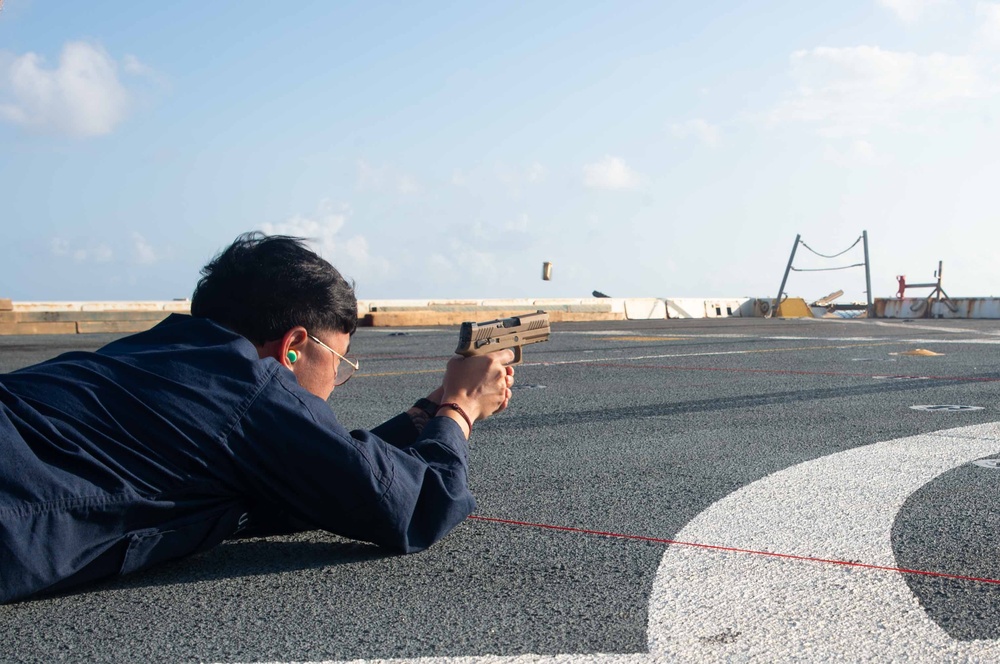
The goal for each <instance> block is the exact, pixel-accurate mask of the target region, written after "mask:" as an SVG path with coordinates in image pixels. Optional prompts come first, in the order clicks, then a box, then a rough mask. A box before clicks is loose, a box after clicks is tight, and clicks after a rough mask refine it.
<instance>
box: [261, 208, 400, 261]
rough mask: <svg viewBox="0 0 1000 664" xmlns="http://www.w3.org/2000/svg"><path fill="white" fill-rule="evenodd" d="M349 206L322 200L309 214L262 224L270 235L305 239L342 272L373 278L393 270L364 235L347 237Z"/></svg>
mask: <svg viewBox="0 0 1000 664" xmlns="http://www.w3.org/2000/svg"><path fill="white" fill-rule="evenodd" d="M350 215H351V210H350V208H349V207H348V206H347V205H343V204H342V205H334V204H333V203H332V202H330V201H328V200H323V201H321V202H320V204H319V207H318V208H317V210H316V213H315V214H313V215H310V216H304V215H298V214H297V215H294V216H292V217H289V218H288V219H286V220H284V221H282V222H279V223H276V224H272V223H265V224H261V227H260V228H261V230H262V231H264V233H266V234H268V235H291V236H294V237H301V238H303V239H305V241H306V243H307V244H308V245H309V246H310V247H311V248H312V250H313V251H315V252H316V253H318V254H319V255H320V256H322V257H323V258H325V259H326V260H328V261H330V262H331V263H332V264H333V265H334V266H336V267H337V268H338V269H339V270H340V271H341V272H343V273H345V274H349V275H352V276H354V277H358V278H374V277H377V276H382V275H385V274H388V273H391V272H392V268H391V266H390V265H389V263H388V261H386V260H385V259H382V258H378V257H373V256H372V255H371V253H370V251H369V249H368V240H367V239H366V238H365V237H364V236H363V235H353V236H349V237H348V236H345V235H344V234H343V233H342V231H343V230H344V227H345V225H346V224H347V221H348V219H349V218H350Z"/></svg>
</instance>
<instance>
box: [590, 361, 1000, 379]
mask: <svg viewBox="0 0 1000 664" xmlns="http://www.w3.org/2000/svg"><path fill="white" fill-rule="evenodd" d="M591 366H594V367H611V368H616V369H668V370H671V371H724V372H727V373H765V374H782V375H793V376H842V377H845V378H875V377H876V376H878V377H882V378H895V379H899V378H911V379H917V378H921V379H925V380H961V381H970V382H977V383H995V382H997V381H1000V378H991V377H989V376H983V377H977V376H902V375H890V374H866V373H847V372H840V371H795V370H793V369H736V368H729V367H681V366H672V365H665V364H623V363H612V362H594V363H593V364H592V365H591Z"/></svg>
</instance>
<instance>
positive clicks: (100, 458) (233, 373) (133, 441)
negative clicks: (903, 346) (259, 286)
mask: <svg viewBox="0 0 1000 664" xmlns="http://www.w3.org/2000/svg"><path fill="white" fill-rule="evenodd" d="M466 453H467V443H466V441H465V437H464V436H463V434H462V430H461V428H460V427H459V426H458V424H456V423H455V422H454V421H452V420H450V419H448V418H442V417H437V418H433V419H431V420H430V422H429V423H428V424H427V426H426V427H425V428H424V429H423V432H422V433H421V434H420V435H418V434H417V431H416V429H415V428H414V426H413V424H412V422H411V421H410V418H409V417H408V416H406V415H405V414H403V415H400V416H397V417H395V418H393V419H391V420H389V421H388V422H386V423H385V424H383V425H381V426H379V427H376V428H375V429H373V430H372V431H370V432H368V431H352V432H348V431H347V430H346V429H345V428H344V427H343V426H342V425H341V424H340V423H339V422H338V421H337V418H336V417H335V416H334V414H333V412H332V411H331V410H330V406H329V405H328V404H327V403H326V402H325V401H323V400H322V399H320V398H319V397H316V396H314V395H313V394H311V393H309V392H307V391H306V390H305V389H303V388H302V387H300V386H299V384H298V382H297V381H296V380H295V376H294V375H293V374H292V372H291V371H289V370H287V369H286V368H284V367H283V366H281V365H280V364H279V363H278V362H276V361H275V360H273V359H271V358H267V359H263V360H261V359H259V358H258V356H257V351H256V349H255V348H254V346H253V345H252V344H251V343H250V342H249V341H247V340H246V339H245V338H243V337H241V336H239V335H237V334H234V333H233V332H230V331H229V330H226V329H225V328H223V327H220V326H219V325H216V324H214V323H212V322H211V321H208V320H205V319H198V318H192V317H190V316H182V315H177V314H175V315H172V316H170V317H169V318H168V319H167V320H165V321H163V322H162V323H160V324H159V325H157V326H156V327H154V328H153V329H151V330H149V331H147V332H143V333H140V334H136V335H133V336H130V337H126V338H123V339H120V340H118V341H115V342H113V343H111V344H109V345H107V346H105V347H103V348H101V349H100V350H98V351H97V352H95V353H79V352H76V353H67V354H65V355H61V356H60V357H58V358H55V359H53V360H50V361H47V362H44V363H42V364H38V365H35V366H32V367H27V368H25V369H21V370H18V371H15V372H12V373H9V374H0V602H7V601H11V600H16V599H20V598H23V597H27V596H29V595H31V594H33V593H37V592H39V591H43V590H62V589H65V588H68V587H71V586H74V585H77V584H80V583H84V582H87V581H91V580H93V579H97V578H100V577H104V576H109V575H114V574H125V573H128V572H132V571H135V570H139V569H144V568H147V567H149V566H151V565H154V564H156V563H160V562H163V561H166V560H170V559H174V558H178V557H181V556H184V555H188V554H192V553H195V552H199V551H203V550H205V549H208V548H210V547H212V546H215V545H217V544H219V543H220V542H222V541H223V540H225V539H227V538H229V537H231V536H233V535H235V534H237V532H241V531H242V532H243V533H246V532H259V533H264V534H266V533H267V532H275V531H279V530H282V529H284V530H287V529H288V524H289V522H290V520H294V521H296V522H304V523H305V524H308V527H315V528H322V529H325V530H328V531H330V532H333V533H337V534H339V535H343V536H346V537H350V538H353V539H359V540H364V541H368V542H374V543H376V544H379V545H383V546H387V547H391V548H394V549H398V550H401V551H405V552H413V551H419V550H421V549H423V548H426V547H427V546H430V545H431V544H432V543H434V542H435V541H436V540H438V539H440V538H441V537H443V536H444V535H445V534H446V533H447V532H448V531H449V530H451V529H452V528H453V527H454V526H455V525H456V524H458V523H459V522H460V521H462V520H463V519H464V518H465V517H466V516H467V515H468V514H469V513H471V512H472V510H473V509H474V508H475V501H474V500H473V498H472V495H471V494H470V493H469V490H468V487H467V483H466V480H467V456H466ZM248 528H249V530H246V529H248Z"/></svg>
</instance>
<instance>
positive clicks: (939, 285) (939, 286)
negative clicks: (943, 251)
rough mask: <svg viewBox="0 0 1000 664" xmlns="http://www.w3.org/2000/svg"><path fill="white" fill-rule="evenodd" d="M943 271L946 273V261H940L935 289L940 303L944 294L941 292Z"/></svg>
mask: <svg viewBox="0 0 1000 664" xmlns="http://www.w3.org/2000/svg"><path fill="white" fill-rule="evenodd" d="M943 271H944V261H938V271H937V288H935V289H934V292H935V293H936V294H937V301H938V302H940V301H941V294H942V293H944V291H943V290H941V272H943Z"/></svg>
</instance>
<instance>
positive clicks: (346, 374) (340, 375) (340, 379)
mask: <svg viewBox="0 0 1000 664" xmlns="http://www.w3.org/2000/svg"><path fill="white" fill-rule="evenodd" d="M309 338H310V339H312V340H313V341H315V342H316V343H318V344H319V345H320V346H322V347H323V348H325V349H327V350H328V351H330V352H331V353H333V354H334V355H336V356H337V357H339V358H340V359H341V360H343V362H346V363H347V367H345V366H344V363H343V362H342V363H341V364H340V366H339V367H337V375H336V376H335V377H334V379H333V384H334V385H336V386H338V387H339V386H340V385H343V384H344V383H346V382H347V381H349V380H350V379H351V376H353V375H354V372H355V371H357V370H358V367H359V365H360V362H358V361H357V360H352V359H350V358H347V357H344V356H343V355H341V354H340V353H338V352H337V351H335V350H334V349H332V348H330V347H329V346H327V345H326V344H325V343H323V342H322V341H320V340H319V339H317V338H316V337H314V336H313V335H311V334H310V335H309ZM345 369H347V370H346V371H345Z"/></svg>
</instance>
